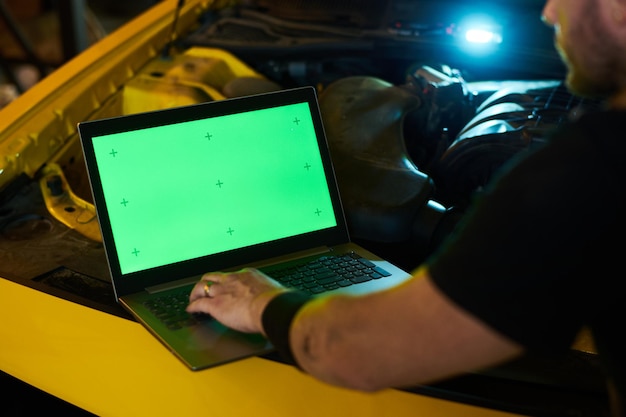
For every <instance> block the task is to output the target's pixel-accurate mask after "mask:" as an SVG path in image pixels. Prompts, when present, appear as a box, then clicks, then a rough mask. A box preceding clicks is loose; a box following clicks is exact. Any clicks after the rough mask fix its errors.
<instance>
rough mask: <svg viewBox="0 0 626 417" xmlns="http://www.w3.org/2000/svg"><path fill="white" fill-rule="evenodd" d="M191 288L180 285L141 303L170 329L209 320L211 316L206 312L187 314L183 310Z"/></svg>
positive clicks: (187, 301) (187, 302)
mask: <svg viewBox="0 0 626 417" xmlns="http://www.w3.org/2000/svg"><path fill="white" fill-rule="evenodd" d="M191 288H192V287H191V286H189V287H182V288H180V289H177V290H176V291H174V292H168V293H167V294H164V295H162V296H160V297H154V298H152V299H150V300H148V301H146V302H144V303H143V305H144V306H145V307H146V308H147V309H148V310H150V311H151V312H152V314H154V316H155V317H156V318H158V319H159V320H161V322H162V323H163V324H165V326H167V328H168V329H170V330H178V329H182V328H183V327H188V326H193V325H194V324H198V323H200V322H202V321H206V320H211V316H209V315H207V314H189V313H187V312H186V311H185V308H186V307H187V305H188V304H189V293H190V292H191Z"/></svg>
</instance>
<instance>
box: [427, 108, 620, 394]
mask: <svg viewBox="0 0 626 417" xmlns="http://www.w3.org/2000/svg"><path fill="white" fill-rule="evenodd" d="M516 159H517V160H516V161H515V162H514V163H512V164H511V166H510V167H506V168H505V169H503V171H502V172H503V173H502V175H501V176H500V177H499V178H498V179H497V180H495V181H493V183H492V184H491V185H490V186H489V187H487V189H486V190H485V192H484V193H483V194H481V196H480V197H479V198H477V200H476V202H475V204H474V206H473V208H472V210H471V211H470V212H469V213H468V215H467V216H466V218H465V219H464V220H463V222H462V223H461V224H460V225H459V227H458V229H457V231H455V233H454V235H453V236H451V237H450V239H449V240H448V241H447V242H446V243H445V244H444V245H443V246H442V248H441V249H440V250H439V251H438V252H437V253H436V254H435V255H434V256H433V257H432V258H431V259H429V260H428V262H427V264H428V266H429V271H430V274H431V276H432V277H433V279H434V282H435V284H436V285H437V286H438V287H439V288H440V289H441V290H442V291H443V292H444V293H445V294H446V295H447V296H448V297H449V298H450V299H452V300H453V301H454V302H455V303H456V304H458V305H459V306H461V307H462V308H464V309H465V310H467V311H469V312H470V313H471V314H473V315H474V316H475V317H477V318H479V319H480V320H482V321H483V322H484V323H486V324H488V325H489V326H491V327H492V328H494V329H495V330H497V331H498V332H500V333H502V334H504V335H506V336H508V337H509V338H511V339H512V340H515V341H516V342H518V343H520V344H522V345H524V346H525V347H526V348H528V349H529V351H542V352H556V351H559V350H566V349H568V348H569V347H570V346H571V344H572V342H573V340H574V338H575V336H576V335H577V333H578V332H579V330H580V329H581V328H582V327H583V326H588V327H589V328H590V329H591V330H592V333H593V335H594V341H595V344H596V347H597V349H598V353H599V356H600V358H601V360H602V361H603V363H604V364H605V366H606V368H607V371H608V372H609V374H611V375H610V376H611V377H612V379H614V380H615V382H616V383H617V385H618V386H619V387H621V390H622V391H621V392H622V398H623V394H624V386H625V385H626V383H625V372H626V371H625V369H626V367H625V361H624V356H625V355H626V346H625V345H624V342H623V341H622V339H623V335H621V333H622V332H623V331H624V330H623V329H624V324H623V323H624V319H625V318H626V297H625V295H624V292H623V291H622V286H623V281H624V279H625V278H626V277H625V275H626V273H625V272H624V263H625V262H626V253H625V251H624V248H625V246H626V245H625V244H624V239H625V238H626V207H625V203H626V160H625V159H626V112H617V111H609V112H598V113H594V114H588V115H586V116H583V117H582V118H581V119H580V120H578V121H576V122H573V123H571V124H567V125H566V126H563V127H562V128H561V129H559V130H558V131H557V132H555V134H554V135H553V137H552V139H551V140H550V142H549V143H548V144H546V145H544V146H542V147H541V148H539V149H538V150H536V151H533V152H532V153H531V154H529V155H525V156H523V157H519V158H516Z"/></svg>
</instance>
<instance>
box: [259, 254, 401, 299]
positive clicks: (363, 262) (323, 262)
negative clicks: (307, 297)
mask: <svg viewBox="0 0 626 417" xmlns="http://www.w3.org/2000/svg"><path fill="white" fill-rule="evenodd" d="M263 272H265V273H266V274H267V275H269V276H271V277H272V278H274V279H275V280H276V281H279V282H280V283H281V284H283V285H284V286H286V287H290V288H296V289H299V290H302V291H305V292H308V293H309V294H319V293H323V292H325V291H331V290H335V289H337V288H342V287H349V286H350V285H354V284H358V283H361V282H366V281H370V280H373V279H380V278H383V277H388V276H390V275H391V274H390V273H389V272H387V271H385V270H384V269H383V268H381V267H379V266H376V265H375V264H374V263H372V262H370V261H369V260H367V259H365V258H363V257H361V256H360V255H358V254H356V253H354V252H351V253H347V254H344V255H339V256H322V257H320V258H317V259H315V260H313V261H310V262H307V263H305V264H301V265H295V266H291V267H288V268H284V267H278V268H276V269H274V268H271V269H269V268H268V269H263Z"/></svg>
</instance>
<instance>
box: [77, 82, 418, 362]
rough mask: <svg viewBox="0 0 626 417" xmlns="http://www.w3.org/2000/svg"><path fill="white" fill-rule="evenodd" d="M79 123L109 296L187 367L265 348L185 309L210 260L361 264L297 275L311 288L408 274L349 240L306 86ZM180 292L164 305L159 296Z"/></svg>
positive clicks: (350, 287)
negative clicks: (337, 276)
mask: <svg viewBox="0 0 626 417" xmlns="http://www.w3.org/2000/svg"><path fill="white" fill-rule="evenodd" d="M78 131H79V135H80V140H81V144H82V147H83V153H84V157H85V162H86V166H87V172H88V176H89V181H90V185H91V189H92V193H93V198H94V204H95V207H96V211H97V215H98V220H99V223H100V229H101V232H102V239H103V245H104V249H105V252H106V256H107V261H108V266H109V269H110V274H111V281H112V284H113V289H114V292H115V298H116V301H117V302H118V303H120V304H121V305H122V306H123V307H124V308H125V309H127V310H128V311H129V312H130V313H131V314H132V315H133V316H134V317H135V318H136V319H137V321H139V322H140V323H142V324H143V325H144V326H145V327H146V328H147V329H148V330H149V331H150V332H151V333H152V334H154V335H155V336H156V337H157V338H158V339H159V340H160V341H161V342H162V343H163V344H164V345H165V346H166V347H167V348H168V349H170V350H171V351H172V352H173V353H174V354H175V355H176V356H177V357H178V358H179V359H180V360H181V361H183V362H184V363H185V364H186V365H187V366H188V367H189V368H190V369H192V370H199V369H204V368H208V367H212V366H216V365H220V364H224V363H228V362H231V361H234V360H238V359H242V358H246V357H249V356H253V355H262V354H265V353H269V352H270V351H272V350H273V346H272V345H271V344H270V343H269V342H268V341H267V340H266V339H265V338H263V337H262V336H261V335H256V334H243V333H240V332H236V331H234V330H232V329H228V328H226V327H224V326H223V325H221V324H220V323H218V322H217V321H216V320H214V319H212V318H210V317H197V316H192V315H189V314H187V313H186V312H184V307H185V306H186V304H187V302H188V295H189V292H190V290H191V288H192V286H193V285H194V284H195V283H196V282H197V281H198V280H199V279H200V277H201V276H202V274H204V273H206V272H210V271H218V270H220V271H228V270H238V269H240V268H242V267H245V266H251V267H257V268H260V269H261V270H263V271H265V272H266V273H267V274H268V275H270V276H272V277H276V278H277V279H279V278H278V277H279V276H280V274H281V273H282V272H279V268H278V267H277V265H281V266H282V265H285V264H286V265H288V266H289V267H290V269H291V270H297V271H298V273H299V274H300V276H301V279H300V280H298V279H296V281H283V282H285V285H289V286H294V287H300V286H301V285H302V284H303V281H306V280H309V277H308V276H307V277H305V278H302V274H303V273H302V271H301V270H300V269H301V268H304V267H308V266H310V265H313V266H314V267H315V268H317V269H318V270H320V271H326V274H325V275H332V274H333V272H332V270H331V269H330V266H329V265H328V263H329V262H331V261H333V262H334V261H337V260H338V259H341V262H343V267H342V268H343V270H345V269H350V270H353V269H354V268H355V267H356V268H357V269H358V270H357V271H356V272H354V273H353V274H352V275H351V276H350V274H348V275H349V276H348V278H345V277H344V278H342V279H341V280H339V282H338V283H337V282H330V281H331V280H332V279H333V278H331V277H329V276H327V277H326V278H325V279H324V280H323V282H322V283H321V284H318V283H315V284H313V283H311V282H304V285H306V286H307V287H306V288H305V289H307V290H310V292H313V293H320V292H325V291H338V292H351V293H364V292H369V291H374V290H378V289H382V288H386V287H389V286H393V285H397V284H398V283H400V282H402V281H403V280H406V279H407V278H408V277H409V276H410V275H409V274H408V273H406V272H405V271H403V270H401V269H400V268H398V267H396V266H394V265H392V264H391V263H389V262H386V261H384V260H383V259H380V258H379V257H377V256H375V255H373V254H372V253H370V252H368V251H366V250H364V249H363V248H361V247H359V246H358V245H357V244H355V243H353V242H351V241H350V238H349V234H348V229H347V226H346V221H345V216H344V212H343V211H342V205H341V201H340V196H339V190H338V188H337V183H336V180H335V175H334V171H333V166H332V163H331V156H330V153H329V149H328V146H327V142H326V137H325V134H324V128H323V125H322V118H321V115H320V111H319V106H318V101H317V95H316V92H315V89H314V88H312V87H302V88H295V89H289V90H281V91H276V92H270V93H263V94H258V95H253V96H246V97H240V98H233V99H226V100H220V101H212V102H207V103H201V104H195V105H190V106H184V107H177V108H170V109H165V110H157V111H151V112H146V113H140V114H131V115H124V116H119V117H113V118H107V119H100V120H91V121H85V122H82V123H79V125H78ZM320 258H321V259H320ZM303 264H306V265H303ZM350 264H352V265H353V266H346V265H350ZM320 266H321V268H320ZM363 267H365V271H366V272H367V274H369V275H365V274H364V272H362V271H363ZM333 268H336V267H335V266H333ZM281 269H282V268H281ZM329 271H331V273H330V274H329ZM371 272H373V273H371ZM307 273H309V272H307ZM280 279H281V280H283V278H282V277H281V278H280ZM285 279H287V278H285ZM292 284H293V285H292ZM177 294H178V295H177ZM181 294H182V295H181ZM177 297H178V301H175V300H176V299H177ZM180 298H182V301H181V300H180ZM175 303H179V308H178V313H175V314H174V317H173V318H172V317H171V316H170V315H168V314H171V313H167V312H164V311H163V310H164V309H165V308H167V307H169V306H170V305H171V304H175ZM176 314H178V316H177V315H176Z"/></svg>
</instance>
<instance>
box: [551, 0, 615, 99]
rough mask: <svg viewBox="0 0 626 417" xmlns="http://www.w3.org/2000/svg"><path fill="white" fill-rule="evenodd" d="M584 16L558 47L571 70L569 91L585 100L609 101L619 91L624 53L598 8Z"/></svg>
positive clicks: (560, 38) (568, 76) (558, 39)
mask: <svg viewBox="0 0 626 417" xmlns="http://www.w3.org/2000/svg"><path fill="white" fill-rule="evenodd" d="M591 3H592V2H591ZM583 13H584V17H582V18H579V24H578V25H577V26H576V28H575V29H574V30H571V28H570V30H569V32H568V33H567V34H560V35H561V36H558V37H557V39H556V42H555V46H556V49H557V51H558V52H559V54H560V56H561V59H562V60H563V62H564V63H565V65H566V67H567V77H566V80H565V82H566V86H567V88H568V89H569V90H570V91H571V92H572V93H574V94H576V95H578V96H581V97H589V98H606V97H609V96H611V95H612V94H614V93H616V92H617V91H618V90H619V84H618V76H619V68H620V66H619V59H620V58H619V57H620V56H621V55H622V54H623V51H621V50H620V48H619V47H618V46H617V44H616V43H615V42H614V41H612V37H611V35H610V34H608V33H607V31H606V28H605V27H604V25H603V24H602V19H601V17H600V16H599V15H598V13H599V12H598V10H597V8H596V7H589V10H584V11H583Z"/></svg>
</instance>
